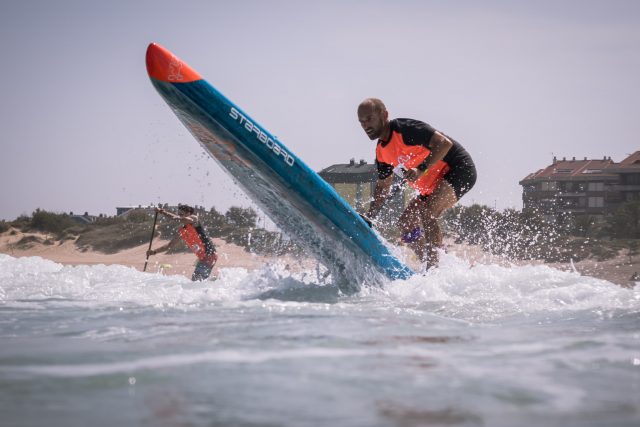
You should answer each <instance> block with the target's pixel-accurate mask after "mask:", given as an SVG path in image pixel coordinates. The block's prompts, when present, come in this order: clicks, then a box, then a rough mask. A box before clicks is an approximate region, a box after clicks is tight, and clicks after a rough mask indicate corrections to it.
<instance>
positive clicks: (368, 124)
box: [358, 98, 389, 140]
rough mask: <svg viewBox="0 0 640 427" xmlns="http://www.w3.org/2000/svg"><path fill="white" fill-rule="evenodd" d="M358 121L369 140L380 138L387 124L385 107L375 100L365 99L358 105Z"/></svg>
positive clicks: (387, 116)
mask: <svg viewBox="0 0 640 427" xmlns="http://www.w3.org/2000/svg"><path fill="white" fill-rule="evenodd" d="M358 121H359V122H360V126H362V129H364V131H365V133H366V134H367V136H368V137H369V139H371V140H374V139H379V138H382V137H383V136H384V132H385V129H386V127H387V126H388V124H389V113H388V112H387V107H385V106H384V103H383V102H382V101H381V100H379V99H377V98H367V99H365V100H364V101H362V102H361V103H360V105H358Z"/></svg>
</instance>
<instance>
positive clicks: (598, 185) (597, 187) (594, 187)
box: [589, 182, 604, 191]
mask: <svg viewBox="0 0 640 427" xmlns="http://www.w3.org/2000/svg"><path fill="white" fill-rule="evenodd" d="M589 191H604V182H590V183H589Z"/></svg>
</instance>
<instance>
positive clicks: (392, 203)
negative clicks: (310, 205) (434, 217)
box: [319, 159, 413, 237]
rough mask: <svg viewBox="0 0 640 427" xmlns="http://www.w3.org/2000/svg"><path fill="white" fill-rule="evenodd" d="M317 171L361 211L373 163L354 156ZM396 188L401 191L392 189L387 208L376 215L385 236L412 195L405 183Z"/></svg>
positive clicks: (369, 197)
mask: <svg viewBox="0 0 640 427" xmlns="http://www.w3.org/2000/svg"><path fill="white" fill-rule="evenodd" d="M319 175H320V176H321V177H322V179H324V180H325V181H327V182H328V183H329V184H331V186H332V187H333V188H335V189H336V191H337V192H338V194H340V196H342V198H343V199H345V201H346V202H347V203H349V204H350V205H351V206H352V207H353V208H354V209H355V210H356V211H357V212H359V213H361V214H364V213H366V212H367V210H368V209H369V203H370V202H371V200H372V199H373V191H374V189H375V186H376V181H377V179H378V173H377V169H376V165H375V164H372V163H367V162H366V161H365V160H360V161H359V162H356V161H355V159H351V160H350V161H349V163H347V164H336V165H331V166H329V167H327V168H325V169H323V170H321V171H320V172H319ZM396 184H399V182H396ZM398 188H402V191H396V192H395V194H394V195H393V196H392V197H391V199H390V200H388V201H387V205H386V206H387V209H384V210H383V211H382V212H381V213H380V217H379V218H378V220H379V225H380V226H381V227H379V229H381V231H382V232H383V235H385V236H386V237H389V236H390V235H392V233H393V232H394V229H395V227H393V226H392V225H393V224H395V221H396V220H397V219H398V217H399V216H400V214H401V212H402V210H403V209H404V207H406V205H407V203H408V202H409V200H411V198H412V197H413V190H411V189H408V188H407V186H399V187H398Z"/></svg>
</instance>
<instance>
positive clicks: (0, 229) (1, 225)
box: [0, 220, 11, 234]
mask: <svg viewBox="0 0 640 427" xmlns="http://www.w3.org/2000/svg"><path fill="white" fill-rule="evenodd" d="M10 228H11V225H10V224H9V223H8V222H5V221H4V220H2V221H0V234H2V233H6V232H7V231H9V229H10Z"/></svg>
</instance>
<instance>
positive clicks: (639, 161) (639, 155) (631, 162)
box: [619, 151, 640, 166]
mask: <svg viewBox="0 0 640 427" xmlns="http://www.w3.org/2000/svg"><path fill="white" fill-rule="evenodd" d="M619 165H620V166H640V151H636V152H635V153H633V154H632V155H630V156H629V157H627V158H626V159H624V160H623V161H621V162H620V164H619Z"/></svg>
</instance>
